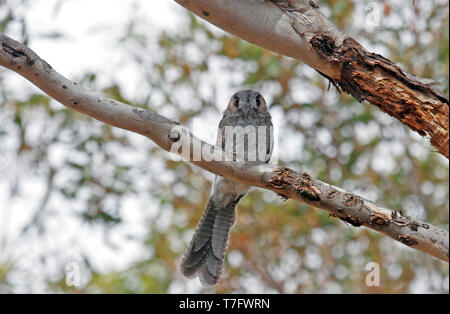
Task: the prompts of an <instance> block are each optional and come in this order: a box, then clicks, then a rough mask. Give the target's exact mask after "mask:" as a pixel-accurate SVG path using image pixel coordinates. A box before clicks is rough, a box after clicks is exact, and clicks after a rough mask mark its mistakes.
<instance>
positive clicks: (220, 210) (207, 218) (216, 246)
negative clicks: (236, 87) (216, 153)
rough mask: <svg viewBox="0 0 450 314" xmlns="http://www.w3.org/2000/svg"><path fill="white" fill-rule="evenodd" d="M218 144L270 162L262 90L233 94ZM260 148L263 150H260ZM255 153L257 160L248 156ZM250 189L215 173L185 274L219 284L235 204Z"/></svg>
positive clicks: (185, 263) (183, 269) (188, 252)
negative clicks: (252, 133) (254, 133)
mask: <svg viewBox="0 0 450 314" xmlns="http://www.w3.org/2000/svg"><path fill="white" fill-rule="evenodd" d="M258 127H265V128H263V129H262V132H260V133H261V134H260V135H262V136H261V137H260V136H252V135H251V134H250V132H251V131H252V130H256V132H258V131H257V129H258ZM229 128H231V132H228V131H230V129H229ZM252 128H253V129H252ZM258 139H260V141H259V143H258ZM227 143H231V145H230V146H231V147H228V146H227ZM216 145H217V146H220V147H221V148H222V149H231V150H232V151H233V152H234V153H236V152H239V151H243V154H242V155H243V156H242V155H240V156H237V157H236V154H234V156H235V159H236V158H239V159H240V158H244V160H245V161H246V162H249V163H261V162H268V161H269V159H270V156H271V154H272V149H273V132H272V121H271V117H270V114H269V112H268V111H267V107H266V103H265V100H264V98H263V97H262V95H261V94H260V93H258V92H256V91H252V90H243V91H239V92H237V93H236V94H234V95H233V97H232V98H231V100H230V102H229V104H228V107H227V109H226V110H225V112H224V116H223V118H222V120H221V122H220V124H219V133H218V137H217V143H216ZM258 145H260V146H261V145H262V146H261V147H260V146H258ZM258 148H261V149H260V150H261V152H262V153H258V152H257V151H258ZM253 155H256V156H257V160H252V159H249V157H251V156H253ZM249 188H250V187H249V186H247V185H245V184H241V183H236V182H233V181H229V180H227V179H224V178H223V177H220V176H216V178H215V180H214V185H213V189H212V193H211V197H210V199H209V201H208V204H207V205H206V209H205V211H204V213H203V215H202V218H201V219H200V222H199V224H198V226H197V229H196V230H195V233H194V236H193V237H192V240H191V242H190V244H189V247H188V248H187V250H186V252H185V254H184V256H183V259H182V261H181V265H180V269H181V272H182V273H183V274H184V275H185V276H186V277H195V276H197V275H198V276H199V277H200V281H201V282H202V284H203V285H205V286H211V285H216V284H217V283H218V281H219V279H220V276H221V274H222V269H223V264H224V259H225V253H226V250H227V245H228V239H229V235H230V231H231V227H232V226H233V224H234V222H235V218H236V205H237V203H238V202H239V200H240V199H241V198H242V197H243V196H245V195H246V194H247V192H248V190H249Z"/></svg>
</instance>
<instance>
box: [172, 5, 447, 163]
mask: <svg viewBox="0 0 450 314" xmlns="http://www.w3.org/2000/svg"><path fill="white" fill-rule="evenodd" d="M175 1H176V2H177V3H179V4H180V5H182V6H183V7H185V8H186V9H188V10H190V11H191V12H193V13H194V14H196V15H198V16H199V17H201V18H203V19H205V20H207V21H209V22H210V23H212V24H214V25H216V26H218V27H220V28H222V29H223V30H225V31H227V32H229V33H231V34H233V35H236V36H237V37H240V38H243V39H245V40H247V41H249V42H252V43H254V44H256V45H259V46H261V47H264V48H266V49H269V50H272V51H274V52H277V53H280V54H283V55H286V56H289V57H292V58H295V59H298V60H300V61H302V62H305V63H306V64H308V65H310V66H311V67H313V68H314V69H316V70H317V71H318V72H319V73H321V74H322V75H323V76H325V77H326V78H328V79H329V80H330V82H331V83H332V84H333V85H334V86H336V87H337V89H338V90H339V91H343V92H346V93H349V94H351V95H352V96H353V97H355V98H356V99H357V100H358V101H363V100H366V101H368V102H369V103H371V104H372V105H375V106H377V107H378V108H379V109H380V110H382V111H384V112H386V113H387V114H389V115H391V116H392V117H395V118H397V119H398V120H399V121H400V122H401V123H403V124H405V125H406V126H408V127H409V128H410V129H411V130H413V131H416V132H417V133H419V134H420V135H422V136H426V137H429V139H430V143H431V144H432V145H433V146H434V147H435V148H436V149H437V151H438V152H439V153H441V154H442V155H443V156H445V157H447V158H448V156H449V131H448V126H449V121H448V117H449V97H448V95H446V94H444V93H443V92H441V91H439V90H438V89H436V88H435V85H436V83H435V82H434V81H432V80H429V79H422V78H418V77H416V76H414V75H412V74H410V73H407V72H405V71H403V70H402V69H400V68H399V67H398V66H397V65H395V64H394V63H393V62H392V61H390V60H388V59H386V58H384V57H383V56H381V55H378V54H375V53H370V52H368V51H366V50H365V49H364V48H363V47H362V46H361V45H360V44H359V43H358V42H356V41H355V40H354V39H352V38H351V37H349V36H347V35H345V34H343V33H342V32H340V31H339V30H338V29H337V27H336V26H335V25H334V24H333V23H332V22H331V21H329V20H328V19H327V18H326V17H325V16H324V15H323V14H322V13H321V12H320V9H319V6H318V5H317V4H316V3H314V2H313V1H311V0H232V1H230V0H228V1H224V0H175Z"/></svg>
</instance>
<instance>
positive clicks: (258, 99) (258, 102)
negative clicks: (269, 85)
mask: <svg viewBox="0 0 450 314" xmlns="http://www.w3.org/2000/svg"><path fill="white" fill-rule="evenodd" d="M256 105H257V106H258V107H259V106H261V97H260V96H259V95H257V96H256Z"/></svg>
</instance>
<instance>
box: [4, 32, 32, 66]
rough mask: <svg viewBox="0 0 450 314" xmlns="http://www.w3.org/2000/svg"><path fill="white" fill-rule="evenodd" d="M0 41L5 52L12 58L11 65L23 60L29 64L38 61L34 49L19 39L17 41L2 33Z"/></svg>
mask: <svg viewBox="0 0 450 314" xmlns="http://www.w3.org/2000/svg"><path fill="white" fill-rule="evenodd" d="M0 43H1V50H2V51H3V53H4V54H6V55H7V56H9V58H10V59H11V61H10V64H11V65H14V64H17V63H21V62H22V63H24V64H25V65H27V66H32V65H33V64H34V63H35V62H36V57H37V56H36V55H35V54H34V53H33V52H32V50H31V49H29V48H27V47H26V46H24V45H22V44H21V43H19V42H18V41H15V40H13V39H11V38H9V37H7V36H5V35H0ZM20 59H25V60H20Z"/></svg>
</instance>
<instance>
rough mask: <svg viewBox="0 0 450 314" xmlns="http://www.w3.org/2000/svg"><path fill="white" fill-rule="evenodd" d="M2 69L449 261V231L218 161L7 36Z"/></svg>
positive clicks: (313, 185)
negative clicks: (90, 88)
mask: <svg viewBox="0 0 450 314" xmlns="http://www.w3.org/2000/svg"><path fill="white" fill-rule="evenodd" d="M0 65H2V66H4V67H6V68H8V69H10V70H12V71H14V72H17V73H18V74H20V75H22V76H23V77H25V78H26V79H27V80H29V81H30V82H32V83H33V84H34V85H36V86H37V87H39V88H40V89H41V90H42V91H44V92H45V93H47V94H48V95H49V96H51V97H53V98H54V99H56V100H57V101H59V102H60V103H62V104H63V105H65V106H66V107H68V108H71V109H73V110H76V111H79V112H82V113H84V114H86V115H89V116H91V117H93V118H95V119H97V120H100V121H103V122H105V123H107V124H110V125H112V126H115V127H118V128H122V129H126V130H129V131H132V132H135V133H139V134H142V135H144V136H146V137H148V138H149V139H151V140H152V141H153V142H155V143H156V144H157V145H158V146H160V147H161V148H163V149H165V150H167V151H170V152H174V153H177V154H179V155H180V156H182V157H184V158H185V159H186V160H187V161H189V162H191V163H192V164H195V165H197V166H199V167H201V168H203V169H205V170H208V171H210V172H212V173H215V174H217V175H220V176H223V177H225V178H228V179H230V180H234V181H238V182H242V183H245V184H248V185H252V186H257V187H261V188H264V189H269V190H272V191H274V192H276V193H278V194H279V195H282V196H283V197H286V198H292V199H295V200H298V201H300V202H304V203H306V204H309V205H311V206H314V207H317V208H321V209H324V210H327V211H328V212H329V213H330V214H331V215H332V216H335V217H338V218H339V219H341V220H343V221H345V222H347V223H349V224H351V225H353V226H355V227H359V226H365V227H367V228H370V229H372V230H375V231H378V232H380V233H383V234H385V235H387V236H389V237H391V238H393V239H394V240H396V241H399V242H401V243H403V244H405V245H407V246H409V247H411V248H414V249H418V250H420V251H423V252H425V253H427V254H430V255H432V256H435V257H437V258H440V259H442V260H444V261H447V262H448V242H449V234H448V231H446V230H444V229H440V228H438V227H436V226H433V225H431V224H428V223H425V222H421V221H418V220H415V219H412V218H411V217H407V216H403V215H402V214H400V213H397V212H395V211H392V210H390V209H386V208H383V207H381V206H378V205H376V204H374V203H372V202H370V201H368V200H366V199H364V198H362V197H360V196H358V195H355V194H352V193H349V192H346V191H343V190H342V189H340V188H338V187H335V186H332V185H329V184H327V183H324V182H321V181H319V180H317V179H315V178H312V177H311V176H309V175H308V174H307V173H299V172H295V171H294V170H291V169H289V168H284V167H282V168H279V167H276V166H274V165H267V164H263V165H257V166H251V165H249V164H247V163H245V162H231V161H223V160H222V159H221V158H218V157H217V156H218V155H221V156H222V155H225V153H224V152H223V151H222V150H221V149H220V148H217V147H215V146H212V145H210V144H208V143H206V142H204V141H202V140H200V139H199V138H197V137H195V136H194V135H193V134H191V133H190V132H189V131H187V129H183V128H182V127H180V126H179V125H178V123H177V122H174V121H172V120H169V119H167V118H165V117H163V116H161V115H159V114H157V113H154V112H151V111H148V110H144V109H140V108H136V107H132V106H129V105H126V104H124V103H121V102H119V101H116V100H112V99H108V98H105V97H102V96H99V95H97V94H95V93H93V92H90V91H88V90H86V89H84V88H83V87H81V86H79V85H78V84H77V83H74V82H72V81H70V80H68V79H67V78H65V77H63V76H62V75H60V74H59V73H58V72H56V71H55V70H54V69H53V68H52V67H51V66H50V65H49V64H48V63H47V62H45V61H44V60H42V59H41V58H39V56H38V55H37V54H36V53H34V52H33V51H32V50H31V49H30V48H28V47H26V46H24V45H23V44H21V43H19V42H17V41H15V40H13V39H11V38H9V37H7V36H5V35H3V34H0ZM191 147H201V148H202V157H203V158H201V159H199V160H197V159H195V158H194V150H193V149H190V148H191ZM174 148H175V149H174Z"/></svg>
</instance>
